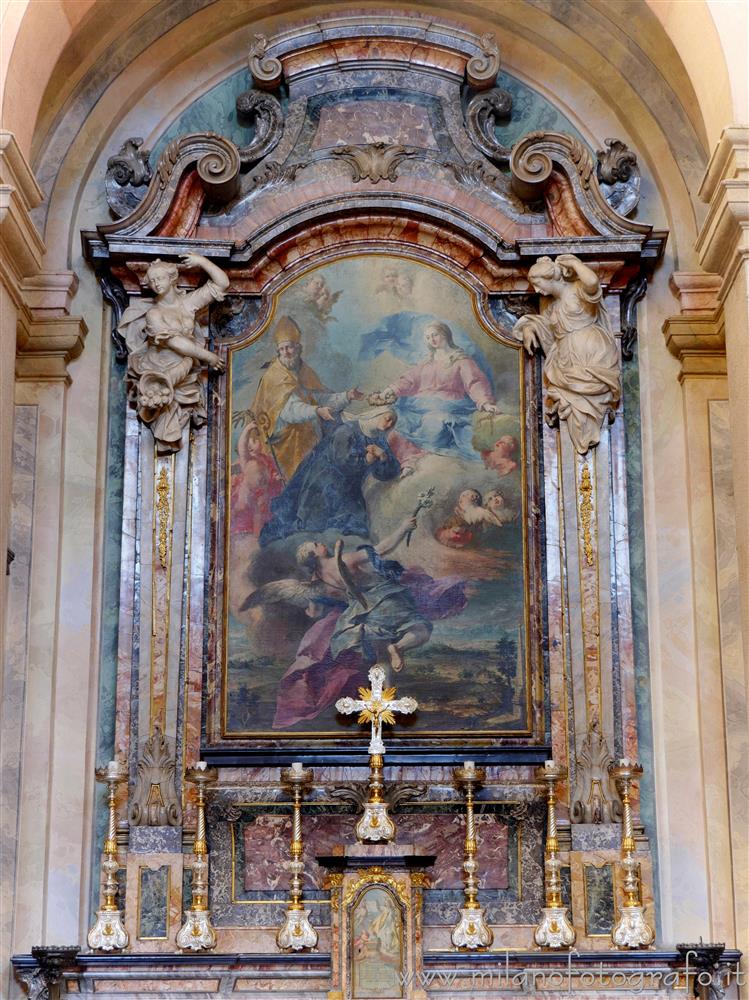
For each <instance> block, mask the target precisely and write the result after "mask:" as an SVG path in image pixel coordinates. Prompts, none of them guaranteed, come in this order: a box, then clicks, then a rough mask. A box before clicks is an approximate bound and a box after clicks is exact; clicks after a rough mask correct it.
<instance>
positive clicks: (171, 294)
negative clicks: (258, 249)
mask: <svg viewBox="0 0 749 1000" xmlns="http://www.w3.org/2000/svg"><path fill="white" fill-rule="evenodd" d="M182 260H183V263H184V264H185V265H187V266H188V267H200V268H202V270H204V271H205V272H206V274H207V275H208V281H206V282H205V284H203V285H201V286H200V287H199V288H196V289H195V290H194V291H190V292H183V291H181V290H180V289H178V288H177V279H178V276H179V272H178V269H177V266H176V265H175V264H170V263H167V262H165V261H161V260H155V261H153V263H152V264H150V265H149V267H148V270H147V272H146V278H147V280H148V284H149V287H150V288H151V290H152V291H153V292H154V293H155V295H156V299H155V301H154V300H153V299H147V300H142V301H139V302H134V303H133V304H132V305H131V306H129V307H128V308H127V309H126V310H125V312H124V313H123V314H122V319H121V320H120V323H119V326H118V330H119V331H120V333H122V335H123V336H124V338H125V343H126V344H127V349H128V363H127V382H128V398H129V399H130V400H131V402H132V403H134V404H135V406H136V408H137V410H138V416H139V417H140V418H141V420H142V421H143V422H144V423H146V424H148V425H149V426H150V428H151V430H152V432H153V436H154V438H155V439H156V447H157V450H158V451H159V452H160V453H162V454H163V453H166V454H168V453H169V452H175V451H179V448H180V445H181V442H182V431H183V429H184V428H185V426H186V425H187V424H188V423H189V422H190V421H192V424H193V426H195V427H201V426H202V425H203V424H204V423H205V421H206V409H205V395H204V390H203V385H202V383H201V381H200V372H201V369H202V366H203V365H208V366H209V367H210V368H214V369H216V370H218V371H223V370H224V362H223V361H222V359H221V358H220V357H219V356H218V355H217V354H214V353H213V352H212V351H209V350H207V349H206V348H205V347H203V346H202V344H201V343H200V341H199V339H198V334H197V332H196V329H195V317H196V314H197V313H198V312H200V310H201V309H204V308H205V307H206V306H207V305H209V303H211V302H218V301H220V300H221V299H223V297H224V292H225V290H226V289H227V288H228V286H229V279H228V278H227V276H226V275H225V274H224V272H223V271H222V270H221V268H219V267H217V266H216V265H215V264H213V263H211V261H209V260H206V258H205V257H201V256H200V255H199V254H193V253H191V254H186V255H185V256H184V257H183V258H182Z"/></svg>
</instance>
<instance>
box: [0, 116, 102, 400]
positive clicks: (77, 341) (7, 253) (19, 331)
mask: <svg viewBox="0 0 749 1000" xmlns="http://www.w3.org/2000/svg"><path fill="white" fill-rule="evenodd" d="M41 202H42V191H41V188H40V187H39V185H38V184H37V181H36V178H35V177H34V174H33V171H32V170H31V167H30V166H29V164H28V163H27V161H26V159H25V158H24V156H23V154H22V153H21V150H20V149H19V147H18V144H17V143H16V140H15V137H14V135H13V133H12V132H8V131H6V130H3V129H0V282H2V284H3V285H4V287H5V288H6V289H7V292H8V294H9V296H10V298H11V300H12V301H13V304H14V305H15V310H9V313H8V315H10V314H11V313H12V315H13V319H12V321H11V322H13V323H14V324H15V331H13V332H11V331H5V330H3V336H4V337H6V336H7V337H8V338H11V337H12V336H13V334H14V333H15V341H16V378H17V379H18V380H19V381H28V380H31V381H45V382H48V381H60V380H62V381H64V382H68V381H69V377H68V371H67V367H68V362H70V361H72V360H73V358H77V357H78V355H79V354H80V353H81V351H82V350H83V343H84V340H85V337H86V334H87V332H88V330H87V327H86V324H85V322H84V321H83V320H82V319H81V318H79V317H75V316H71V315H70V307H71V304H72V301H73V297H74V295H75V293H76V290H77V288H78V276H77V275H76V274H75V273H74V272H73V271H54V272H44V271H43V270H42V261H43V260H44V254H45V252H46V248H45V246H44V241H43V240H42V238H41V236H40V235H39V232H38V230H37V228H36V226H35V225H34V223H33V221H32V219H31V211H32V209H34V208H36V206H37V205H40V204H41ZM3 322H4V321H3ZM10 342H11V343H12V341H10Z"/></svg>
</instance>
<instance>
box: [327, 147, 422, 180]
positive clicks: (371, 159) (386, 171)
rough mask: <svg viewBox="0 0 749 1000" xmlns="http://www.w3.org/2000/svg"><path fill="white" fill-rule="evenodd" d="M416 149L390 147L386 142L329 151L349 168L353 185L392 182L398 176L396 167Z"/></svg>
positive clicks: (336, 148)
mask: <svg viewBox="0 0 749 1000" xmlns="http://www.w3.org/2000/svg"><path fill="white" fill-rule="evenodd" d="M418 152H419V151H418V149H415V148H413V147H411V146H401V145H391V144H390V143H387V142H370V143H369V144H368V145H366V146H337V147H334V148H333V149H332V150H331V153H333V154H334V155H335V156H340V157H341V159H343V160H345V161H346V163H348V165H349V166H350V167H351V175H352V180H353V182H354V184H357V183H358V182H359V181H363V180H365V179H367V180H370V181H371V182H372V183H373V184H379V182H380V181H394V180H395V179H396V178H397V176H398V166H399V165H400V163H401V162H402V161H403V160H405V159H407V158H408V157H411V156H416V154H417V153H418Z"/></svg>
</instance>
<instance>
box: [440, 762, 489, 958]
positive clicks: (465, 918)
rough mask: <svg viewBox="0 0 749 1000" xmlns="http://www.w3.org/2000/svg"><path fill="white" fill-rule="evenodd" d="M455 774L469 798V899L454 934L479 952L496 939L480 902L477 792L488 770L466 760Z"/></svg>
mask: <svg viewBox="0 0 749 1000" xmlns="http://www.w3.org/2000/svg"><path fill="white" fill-rule="evenodd" d="M453 777H454V780H455V784H456V785H457V787H458V789H459V790H460V791H461V792H463V794H464V795H465V800H466V836H465V843H464V856H463V881H464V883H465V902H464V904H463V906H462V907H461V910H460V919H459V920H458V922H457V924H456V925H455V927H453V930H452V934H451V935H450V937H451V940H452V943H453V945H454V947H456V948H465V949H467V950H470V951H475V950H476V949H478V948H488V947H490V945H491V944H492V942H493V941H494V934H493V932H492V929H491V927H489V926H488V924H487V923H486V921H485V919H484V912H483V910H482V909H481V906H480V904H479V902H478V885H479V884H478V878H477V876H476V873H477V871H478V864H477V862H476V851H477V844H476V825H475V819H474V814H473V800H474V795H475V793H476V790H477V789H478V788H479V787H480V785H481V784H482V782H483V781H484V779H485V778H486V772H485V771H484V769H483V768H480V767H475V765H473V761H466V762H465V763H464V765H463V767H456V768H455V771H454V772H453Z"/></svg>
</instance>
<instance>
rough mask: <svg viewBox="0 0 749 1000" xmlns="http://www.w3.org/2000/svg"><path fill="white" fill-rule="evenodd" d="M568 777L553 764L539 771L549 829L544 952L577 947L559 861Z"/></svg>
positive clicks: (540, 939) (540, 929) (539, 938)
mask: <svg viewBox="0 0 749 1000" xmlns="http://www.w3.org/2000/svg"><path fill="white" fill-rule="evenodd" d="M566 776H567V772H566V770H565V769H564V768H563V767H559V766H558V765H557V764H555V763H554V761H553V760H547V761H545V762H544V766H543V767H542V768H540V770H539V778H540V779H541V780H542V781H543V782H545V784H546V813H547V829H546V848H545V850H544V883H545V890H546V906H544V907H543V909H542V911H541V912H542V913H543V916H542V917H541V922H540V923H539V924H538V926H537V927H536V931H535V934H534V935H533V936H534V939H535V941H536V944H537V945H539V947H541V948H570V947H571V946H572V945H573V944H574V943H575V928H574V927H573V926H572V924H571V923H570V920H569V918H568V916H567V907H566V906H564V905H563V904H562V877H561V869H562V865H561V862H560V860H559V858H558V857H557V853H558V851H559V841H558V839H557V811H556V804H557V794H556V783H557V782H558V781H562V780H563V779H564V778H565V777H566Z"/></svg>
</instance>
